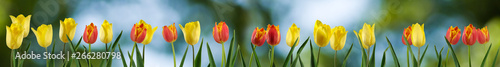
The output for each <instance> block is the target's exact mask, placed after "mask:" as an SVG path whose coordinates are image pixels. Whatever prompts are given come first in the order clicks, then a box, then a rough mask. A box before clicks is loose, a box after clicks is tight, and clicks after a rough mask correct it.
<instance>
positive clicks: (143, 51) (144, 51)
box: [142, 44, 146, 63]
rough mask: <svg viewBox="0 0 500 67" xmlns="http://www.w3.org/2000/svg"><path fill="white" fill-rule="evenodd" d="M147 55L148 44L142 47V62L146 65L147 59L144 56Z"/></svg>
mask: <svg viewBox="0 0 500 67" xmlns="http://www.w3.org/2000/svg"><path fill="white" fill-rule="evenodd" d="M145 53H146V44H144V45H142V62H143V63H144V59H146V58H145V57H146V56H144V55H146V54H145Z"/></svg>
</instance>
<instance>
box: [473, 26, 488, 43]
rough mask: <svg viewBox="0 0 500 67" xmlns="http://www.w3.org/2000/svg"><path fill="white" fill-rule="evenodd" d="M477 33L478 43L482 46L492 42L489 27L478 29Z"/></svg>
mask: <svg viewBox="0 0 500 67" xmlns="http://www.w3.org/2000/svg"><path fill="white" fill-rule="evenodd" d="M476 31H477V32H476V33H477V35H478V37H477V41H478V42H479V43H480V44H484V43H486V42H488V41H490V33H489V32H488V26H486V27H483V28H481V29H477V30H476Z"/></svg>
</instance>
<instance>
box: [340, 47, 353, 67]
mask: <svg viewBox="0 0 500 67" xmlns="http://www.w3.org/2000/svg"><path fill="white" fill-rule="evenodd" d="M352 46H354V43H352V44H351V47H350V48H349V51H347V55H345V58H344V62H342V67H345V66H346V62H347V59H348V58H349V55H350V54H351V50H352Z"/></svg>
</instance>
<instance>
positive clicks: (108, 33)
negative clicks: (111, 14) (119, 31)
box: [99, 20, 113, 43]
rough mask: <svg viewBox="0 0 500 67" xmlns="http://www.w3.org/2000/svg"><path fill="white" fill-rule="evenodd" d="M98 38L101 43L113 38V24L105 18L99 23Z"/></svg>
mask: <svg viewBox="0 0 500 67" xmlns="http://www.w3.org/2000/svg"><path fill="white" fill-rule="evenodd" d="M99 32H101V33H99V39H101V42H102V43H110V42H111V40H113V24H110V23H108V21H107V20H104V22H103V23H102V25H101V28H99Z"/></svg>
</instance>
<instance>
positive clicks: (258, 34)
mask: <svg viewBox="0 0 500 67" xmlns="http://www.w3.org/2000/svg"><path fill="white" fill-rule="evenodd" d="M266 33H267V32H266V30H264V28H260V29H259V27H257V28H255V30H253V33H252V39H251V40H252V44H253V45H257V46H262V45H263V44H264V42H266V39H267V36H266Z"/></svg>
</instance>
